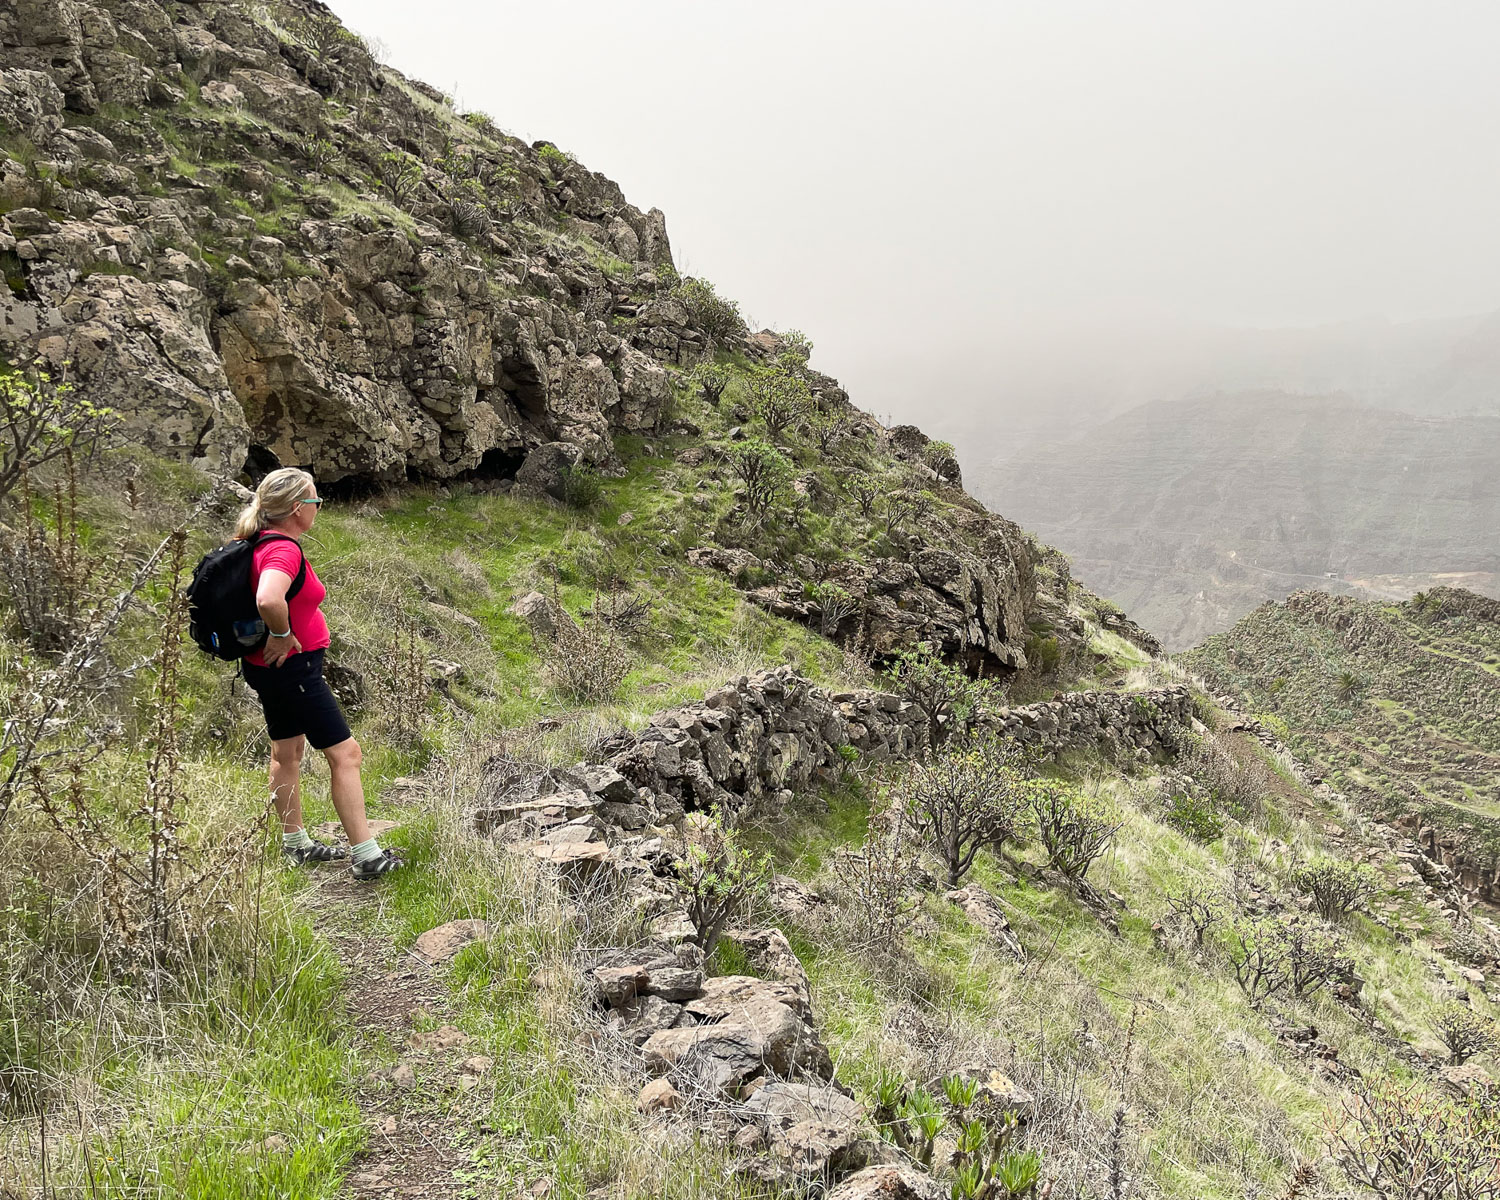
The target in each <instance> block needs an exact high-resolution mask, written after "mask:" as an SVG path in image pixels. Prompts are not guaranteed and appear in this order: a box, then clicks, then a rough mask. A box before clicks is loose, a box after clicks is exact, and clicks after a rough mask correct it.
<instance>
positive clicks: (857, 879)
mask: <svg viewBox="0 0 1500 1200" xmlns="http://www.w3.org/2000/svg"><path fill="white" fill-rule="evenodd" d="M920 850H921V848H920V846H919V845H918V843H917V842H916V840H915V839H914V838H913V837H912V836H911V831H910V830H909V829H908V827H907V822H906V819H905V816H904V814H903V813H902V812H901V811H900V809H898V808H888V809H885V810H884V811H875V810H872V811H871V813H870V821H869V827H868V831H867V832H866V834H865V840H864V844H863V845H861V846H860V847H859V849H857V850H849V849H845V850H840V851H839V852H838V853H837V854H835V855H834V858H833V863H832V869H833V875H834V878H835V879H836V880H838V885H839V888H840V890H841V891H842V892H843V893H844V895H845V896H846V897H847V900H848V911H849V913H850V916H851V919H852V924H853V926H854V935H855V937H856V938H857V939H858V940H859V942H860V943H861V944H863V945H864V946H868V947H870V948H872V949H875V950H877V951H882V952H886V953H889V952H891V951H894V950H895V949H896V948H897V947H898V946H899V945H900V941H901V932H902V930H903V929H904V928H905V926H906V924H907V919H908V918H909V917H910V916H911V914H912V912H913V911H914V910H915V909H916V906H917V900H916V898H915V895H914V889H913V887H912V880H913V877H914V875H915V872H916V869H917V861H918V858H919V855H920Z"/></svg>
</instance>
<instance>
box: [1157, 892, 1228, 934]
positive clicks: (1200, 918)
mask: <svg viewBox="0 0 1500 1200" xmlns="http://www.w3.org/2000/svg"><path fill="white" fill-rule="evenodd" d="M1162 898H1163V899H1164V900H1166V902H1167V912H1168V915H1169V917H1170V919H1171V920H1172V922H1173V923H1175V924H1177V925H1179V926H1183V927H1186V928H1187V929H1188V930H1190V931H1191V932H1192V935H1193V944H1194V945H1195V946H1197V947H1198V948H1199V949H1203V948H1204V946H1205V944H1206V939H1207V937H1208V934H1209V931H1210V930H1212V929H1213V928H1214V927H1215V926H1217V925H1220V924H1222V923H1223V921H1224V919H1225V916H1226V912H1225V907H1224V899H1223V897H1222V896H1221V895H1220V894H1219V893H1218V892H1215V891H1212V890H1210V889H1208V888H1203V887H1199V886H1197V885H1194V884H1190V885H1188V886H1187V887H1185V888H1183V889H1182V890H1181V891H1179V892H1167V893H1165V895H1164V896H1163V897H1162ZM1165 923H1166V921H1165V920H1164V921H1163V924H1165Z"/></svg>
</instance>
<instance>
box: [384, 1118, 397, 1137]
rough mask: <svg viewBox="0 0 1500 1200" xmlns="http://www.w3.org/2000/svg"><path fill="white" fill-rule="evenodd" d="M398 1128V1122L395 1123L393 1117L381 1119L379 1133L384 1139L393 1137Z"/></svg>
mask: <svg viewBox="0 0 1500 1200" xmlns="http://www.w3.org/2000/svg"><path fill="white" fill-rule="evenodd" d="M398 1128H399V1122H397V1120H396V1118H395V1117H394V1116H387V1117H382V1118H381V1119H380V1132H381V1133H382V1134H384V1135H385V1136H386V1137H395V1136H396V1130H397V1129H398Z"/></svg>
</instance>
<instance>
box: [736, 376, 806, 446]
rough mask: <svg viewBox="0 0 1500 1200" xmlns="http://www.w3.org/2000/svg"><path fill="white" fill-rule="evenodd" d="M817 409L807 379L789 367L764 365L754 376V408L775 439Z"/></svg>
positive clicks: (752, 389)
mask: <svg viewBox="0 0 1500 1200" xmlns="http://www.w3.org/2000/svg"><path fill="white" fill-rule="evenodd" d="M812 408H813V398H812V393H811V392H810V391H808V388H807V382H806V381H805V380H804V379H803V378H802V377H801V376H800V375H798V374H797V373H796V372H795V371H792V370H789V369H788V368H787V367H785V366H774V367H760V368H758V369H757V370H755V371H754V372H753V373H752V374H751V376H750V409H751V411H752V412H753V413H754V414H755V415H756V416H757V417H758V418H759V419H760V421H761V424H763V425H764V426H765V427H766V433H767V434H768V435H769V436H770V437H771V438H772V439H776V438H779V437H781V435H782V434H783V433H785V432H786V431H787V430H788V429H790V428H791V427H792V426H794V425H796V424H799V423H800V422H802V421H803V420H804V419H806V417H807V415H808V414H809V412H811V411H812Z"/></svg>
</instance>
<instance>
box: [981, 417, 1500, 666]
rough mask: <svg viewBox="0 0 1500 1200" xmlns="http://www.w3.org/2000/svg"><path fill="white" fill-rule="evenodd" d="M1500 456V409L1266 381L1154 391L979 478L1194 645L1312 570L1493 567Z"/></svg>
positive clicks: (1122, 599) (1169, 633) (1087, 570)
mask: <svg viewBox="0 0 1500 1200" xmlns="http://www.w3.org/2000/svg"><path fill="white" fill-rule="evenodd" d="M1496 461H1500V418H1494V417H1453V418H1417V417H1412V416H1408V415H1406V414H1403V413H1398V412H1391V411H1384V410H1378V409H1374V408H1369V407H1365V406H1361V405H1357V404H1354V403H1351V402H1349V401H1347V400H1343V399H1340V398H1337V397H1302V396H1289V395H1284V394H1280V393H1260V392H1257V393H1247V394H1239V395H1220V396H1212V397H1207V398H1204V399H1198V400H1184V401H1176V402H1158V403H1154V404H1148V405H1145V406H1143V407H1141V408H1138V409H1135V410H1133V411H1131V412H1129V413H1126V414H1125V415H1123V416H1120V417H1117V418H1115V419H1114V420H1113V421H1110V422H1109V423H1107V424H1105V425H1103V426H1101V427H1099V428H1098V429H1096V430H1093V431H1090V432H1089V433H1087V434H1085V435H1084V436H1083V437H1081V438H1080V439H1078V440H1076V441H1073V442H1067V443H1061V444H1057V445H1054V446H1052V447H1050V448H1049V449H1047V450H1046V451H1041V452H1036V453H1030V454H1026V455H1024V456H1020V457H1017V458H1012V459H1008V460H1006V461H1002V462H999V463H996V464H995V465H994V466H993V467H991V468H990V469H988V470H986V471H984V472H982V473H979V474H978V475H977V476H976V478H977V482H976V484H975V486H976V487H977V488H978V489H979V491H980V493H981V494H982V495H983V496H984V498H985V499H986V500H987V501H988V502H989V503H991V504H994V505H995V506H997V507H998V508H1000V509H1001V510H1002V511H1004V512H1007V513H1009V514H1011V515H1012V516H1014V517H1015V518H1016V519H1017V520H1018V521H1020V522H1021V523H1022V524H1024V525H1026V526H1027V527H1028V528H1031V529H1034V530H1035V531H1036V532H1037V533H1038V535H1039V536H1041V537H1043V538H1045V539H1047V540H1048V541H1050V542H1052V543H1054V544H1056V545H1057V546H1059V547H1060V548H1061V549H1062V550H1063V551H1064V552H1065V553H1067V554H1068V555H1069V556H1070V557H1071V558H1072V559H1073V561H1074V562H1075V563H1076V564H1077V566H1078V570H1079V573H1080V574H1081V575H1082V576H1083V578H1085V579H1086V580H1087V581H1088V582H1089V583H1090V584H1091V586H1093V587H1095V588H1096V589H1098V590H1099V591H1100V593H1101V594H1103V595H1105V596H1108V597H1109V598H1110V599H1111V600H1113V601H1114V602H1116V603H1117V604H1119V605H1120V606H1121V607H1123V608H1125V609H1126V610H1127V611H1128V612H1130V613H1131V614H1132V615H1133V616H1134V617H1135V618H1136V619H1137V620H1138V621H1140V622H1141V623H1142V624H1144V625H1145V626H1146V627H1147V628H1148V629H1150V630H1152V632H1154V633H1155V634H1156V635H1157V636H1159V637H1160V638H1161V639H1162V640H1163V642H1164V643H1165V644H1166V645H1167V646H1168V647H1169V648H1170V649H1186V648H1187V647H1189V646H1192V645H1195V644H1197V643H1198V642H1199V641H1201V640H1202V639H1203V638H1204V637H1206V636H1207V635H1209V634H1210V633H1214V632H1217V631H1219V630H1222V629H1224V628H1226V627H1227V626H1228V625H1229V624H1231V623H1232V622H1233V621H1235V620H1237V619H1238V618H1239V617H1241V616H1243V615H1244V614H1245V613H1247V612H1248V611H1249V610H1250V609H1252V608H1253V607H1255V605H1257V604H1259V603H1260V602H1261V601H1263V600H1267V599H1280V598H1282V597H1283V596H1286V595H1287V594H1289V593H1290V592H1292V591H1295V590H1296V589H1298V588H1302V587H1308V586H1317V587H1323V588H1327V589H1328V590H1330V591H1337V590H1340V588H1343V589H1345V590H1352V588H1353V587H1354V586H1355V584H1354V581H1355V580H1363V579H1367V578H1369V577H1371V576H1380V575H1401V576H1410V577H1411V578H1412V583H1413V590H1420V589H1421V588H1423V587H1425V586H1428V584H1429V583H1430V582H1436V580H1435V579H1434V578H1433V577H1435V576H1439V575H1441V574H1443V573H1448V572H1494V571H1495V570H1496V569H1497V567H1500V558H1497V551H1496V549H1495V540H1494V538H1493V537H1492V536H1491V531H1492V530H1493V529H1494V528H1495V527H1496V523H1497V521H1500V484H1497V482H1496V479H1495V473H1494V471H1493V470H1492V465H1493V464H1494V463H1495V462H1496ZM1408 594H1409V593H1408Z"/></svg>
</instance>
